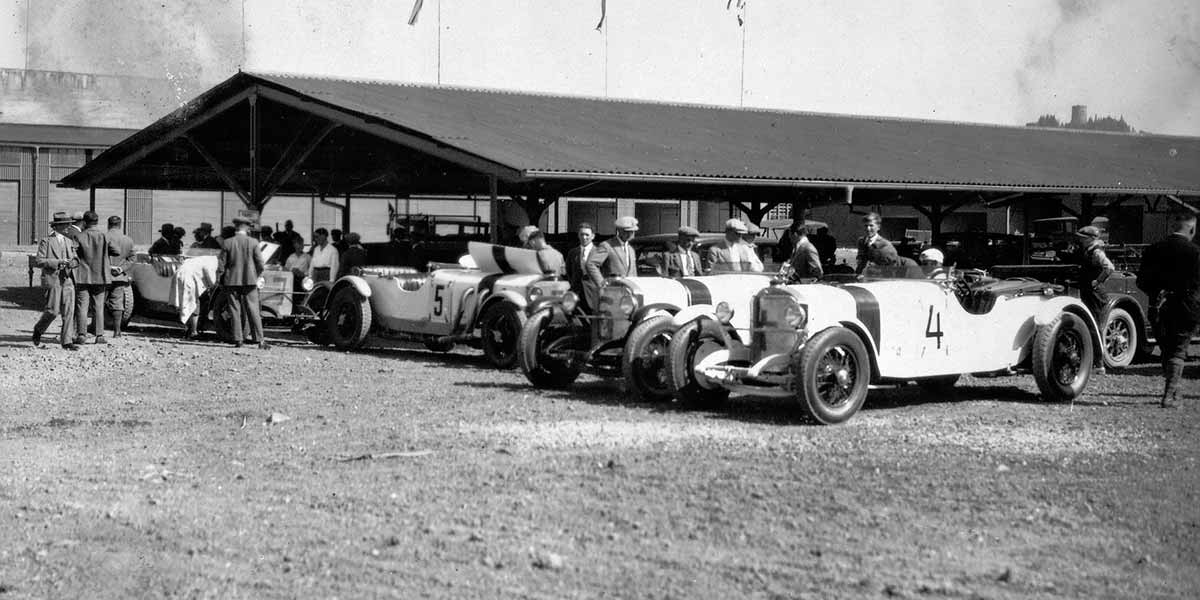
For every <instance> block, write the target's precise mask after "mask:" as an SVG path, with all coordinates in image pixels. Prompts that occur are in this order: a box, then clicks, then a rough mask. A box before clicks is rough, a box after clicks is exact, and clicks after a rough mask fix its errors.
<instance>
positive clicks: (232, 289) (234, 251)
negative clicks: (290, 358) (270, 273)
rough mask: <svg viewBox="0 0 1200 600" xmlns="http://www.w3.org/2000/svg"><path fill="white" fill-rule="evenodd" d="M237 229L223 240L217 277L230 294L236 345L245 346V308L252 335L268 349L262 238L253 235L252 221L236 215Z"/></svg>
mask: <svg viewBox="0 0 1200 600" xmlns="http://www.w3.org/2000/svg"><path fill="white" fill-rule="evenodd" d="M233 225H234V226H235V227H236V228H237V231H236V232H235V233H234V234H233V237H231V238H228V239H225V240H222V241H221V253H220V254H218V255H217V280H218V281H220V282H221V285H222V286H223V287H224V288H225V289H226V291H227V292H228V293H229V315H230V320H231V321H232V323H231V325H232V329H233V345H234V346H236V347H238V348H241V347H242V342H243V339H244V338H243V337H242V333H243V332H242V311H245V313H246V315H247V317H248V321H249V324H250V335H251V336H252V337H253V339H254V341H256V342H258V347H259V348H261V349H263V350H265V349H267V348H269V347H270V346H268V345H267V341H266V340H265V339H264V338H263V327H262V313H261V312H260V307H259V304H258V278H259V276H260V275H262V272H263V267H264V262H263V257H262V252H260V251H259V249H258V241H257V240H255V239H254V238H252V237H250V220H249V219H246V218H244V217H234V219H233Z"/></svg>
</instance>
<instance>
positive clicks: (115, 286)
mask: <svg viewBox="0 0 1200 600" xmlns="http://www.w3.org/2000/svg"><path fill="white" fill-rule="evenodd" d="M210 229H211V227H210ZM105 235H106V236H108V244H109V252H110V253H111V254H112V256H111V258H110V261H111V263H112V264H111V265H110V266H109V270H110V271H111V272H112V283H110V284H109V285H108V300H107V302H106V308H107V309H108V318H109V319H112V327H113V337H114V338H119V337H121V327H122V325H123V323H122V321H123V320H124V319H125V313H126V311H127V310H132V309H133V287H132V286H130V282H129V273H128V269H129V265H130V260H129V259H130V257H132V256H133V239H131V238H130V237H129V236H127V235H125V233H124V232H123V231H121V217H118V216H116V215H113V216H111V217H109V218H108V233H106V234H105Z"/></svg>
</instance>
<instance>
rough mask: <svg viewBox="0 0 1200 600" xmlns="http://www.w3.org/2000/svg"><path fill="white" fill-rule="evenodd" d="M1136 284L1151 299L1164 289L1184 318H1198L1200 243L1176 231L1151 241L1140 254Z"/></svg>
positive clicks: (1199, 309)
mask: <svg viewBox="0 0 1200 600" xmlns="http://www.w3.org/2000/svg"><path fill="white" fill-rule="evenodd" d="M1137 286H1138V287H1139V288H1141V289H1142V291H1144V292H1146V295H1147V296H1150V301H1151V302H1152V303H1153V302H1154V300H1155V298H1156V296H1158V294H1159V293H1160V292H1165V293H1166V294H1167V296H1168V302H1169V303H1170V308H1172V309H1174V310H1177V311H1180V312H1181V313H1182V314H1181V315H1180V316H1182V317H1185V319H1184V321H1190V322H1196V321H1200V246H1198V245H1196V243H1195V242H1193V241H1191V240H1189V239H1187V238H1186V237H1184V236H1181V235H1175V234H1171V235H1168V236H1167V237H1166V239H1163V240H1160V241H1158V242H1155V243H1153V244H1151V245H1150V247H1148V248H1146V251H1145V252H1144V253H1143V254H1142V267H1141V269H1139V270H1138V275H1137Z"/></svg>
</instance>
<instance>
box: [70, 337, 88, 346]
mask: <svg viewBox="0 0 1200 600" xmlns="http://www.w3.org/2000/svg"><path fill="white" fill-rule="evenodd" d="M86 343H87V338H81V337H77V338H75V340H74V341H72V342H71V344H72V345H75V346H82V345H84V344H86Z"/></svg>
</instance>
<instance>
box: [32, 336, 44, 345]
mask: <svg viewBox="0 0 1200 600" xmlns="http://www.w3.org/2000/svg"><path fill="white" fill-rule="evenodd" d="M33 347H34V348H41V347H42V334H40V333H35V334H33Z"/></svg>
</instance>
